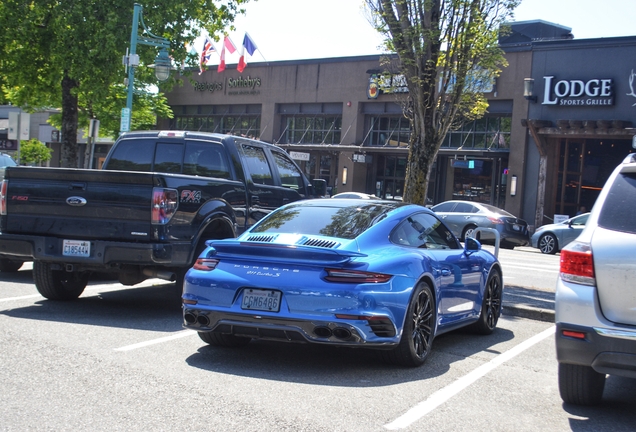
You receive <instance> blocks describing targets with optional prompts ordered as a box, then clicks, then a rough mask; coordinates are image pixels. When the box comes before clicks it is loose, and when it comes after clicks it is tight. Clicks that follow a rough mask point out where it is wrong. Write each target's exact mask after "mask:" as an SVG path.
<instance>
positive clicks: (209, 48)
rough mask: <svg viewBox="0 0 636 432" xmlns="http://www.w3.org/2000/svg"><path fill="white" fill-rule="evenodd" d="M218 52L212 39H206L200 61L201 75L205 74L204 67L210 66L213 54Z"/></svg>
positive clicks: (207, 37)
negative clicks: (209, 62)
mask: <svg viewBox="0 0 636 432" xmlns="http://www.w3.org/2000/svg"><path fill="white" fill-rule="evenodd" d="M214 51H216V50H215V49H214V45H212V39H210V37H209V36H206V37H205V41H204V42H203V50H201V58H200V60H199V75H201V74H202V73H203V67H204V66H205V65H207V64H208V61H209V60H210V57H211V56H212V53H213V52H214Z"/></svg>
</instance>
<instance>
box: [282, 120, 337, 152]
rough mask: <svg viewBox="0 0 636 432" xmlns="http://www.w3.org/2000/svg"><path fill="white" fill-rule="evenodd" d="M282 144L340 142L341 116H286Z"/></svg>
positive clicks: (334, 143) (335, 143)
mask: <svg viewBox="0 0 636 432" xmlns="http://www.w3.org/2000/svg"><path fill="white" fill-rule="evenodd" d="M283 125H284V132H283V134H282V136H281V140H280V143H281V144H333V145H338V144H340V133H341V129H342V117H341V116H296V115H294V116H284V117H283Z"/></svg>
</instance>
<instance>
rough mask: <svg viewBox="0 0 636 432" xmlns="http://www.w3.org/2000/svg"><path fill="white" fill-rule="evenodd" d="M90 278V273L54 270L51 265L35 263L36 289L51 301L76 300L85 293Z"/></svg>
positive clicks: (34, 278)
mask: <svg viewBox="0 0 636 432" xmlns="http://www.w3.org/2000/svg"><path fill="white" fill-rule="evenodd" d="M88 276H89V274H88V273H78V272H65V271H63V270H53V269H52V268H51V264H50V263H46V262H42V261H34V262H33V281H34V282H35V287H36V288H37V290H38V292H39V293H40V294H41V295H42V297H45V298H47V299H49V300H75V299H76V298H78V297H79V296H80V295H81V294H82V292H84V288H86V284H88Z"/></svg>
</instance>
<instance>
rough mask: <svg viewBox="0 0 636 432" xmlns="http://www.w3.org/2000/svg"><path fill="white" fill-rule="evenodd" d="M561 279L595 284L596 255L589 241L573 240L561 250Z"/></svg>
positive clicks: (583, 283)
mask: <svg viewBox="0 0 636 432" xmlns="http://www.w3.org/2000/svg"><path fill="white" fill-rule="evenodd" d="M560 276H561V279H563V280H564V281H567V282H574V283H578V284H582V285H595V284H596V279H595V276H594V257H593V255H592V248H591V247H590V245H589V244H587V243H582V242H577V241H575V242H572V243H570V244H569V245H567V246H566V247H565V248H563V249H562V250H561V265H560Z"/></svg>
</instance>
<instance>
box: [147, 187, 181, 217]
mask: <svg viewBox="0 0 636 432" xmlns="http://www.w3.org/2000/svg"><path fill="white" fill-rule="evenodd" d="M178 198H179V195H178V192H177V190H176V189H168V188H159V187H156V188H153V189H152V223H153V224H159V225H164V224H167V223H168V222H170V219H171V218H172V216H174V214H175V213H176V211H177V207H179V199H178Z"/></svg>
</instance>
